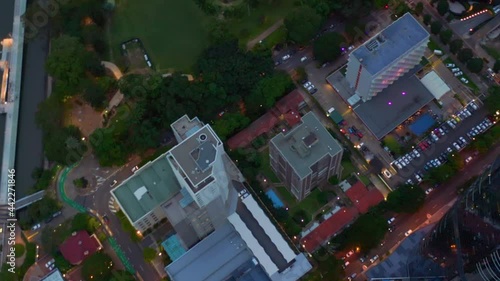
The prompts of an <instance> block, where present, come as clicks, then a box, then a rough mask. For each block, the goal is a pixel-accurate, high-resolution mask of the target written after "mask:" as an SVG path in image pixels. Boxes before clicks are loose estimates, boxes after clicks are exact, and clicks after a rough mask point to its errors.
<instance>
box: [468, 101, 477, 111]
mask: <svg viewBox="0 0 500 281" xmlns="http://www.w3.org/2000/svg"><path fill="white" fill-rule="evenodd" d="M470 106H471V107H472V108H473V109H474V110H477V109H478V106H477V104H476V103H475V102H471V103H470Z"/></svg>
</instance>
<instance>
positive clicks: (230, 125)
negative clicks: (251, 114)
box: [213, 113, 250, 140]
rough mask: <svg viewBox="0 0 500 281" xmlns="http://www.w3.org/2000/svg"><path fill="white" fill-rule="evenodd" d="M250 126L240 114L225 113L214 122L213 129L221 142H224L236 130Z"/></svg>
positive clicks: (248, 120) (248, 121)
mask: <svg viewBox="0 0 500 281" xmlns="http://www.w3.org/2000/svg"><path fill="white" fill-rule="evenodd" d="M248 124H250V119H249V118H248V117H246V116H244V115H241V114H240V113H226V114H224V115H223V116H222V118H220V119H217V120H215V122H214V125H213V129H214V131H215V132H216V133H217V135H218V136H219V138H220V139H221V140H225V139H226V138H227V137H228V136H231V135H232V134H233V133H235V132H236V131H237V130H241V129H243V128H245V127H246V126H247V125H248Z"/></svg>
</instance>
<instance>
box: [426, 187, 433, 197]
mask: <svg viewBox="0 0 500 281" xmlns="http://www.w3.org/2000/svg"><path fill="white" fill-rule="evenodd" d="M433 190H434V189H432V187H429V188H427V189H426V190H425V194H427V195H429V193H431V192H432V191H433Z"/></svg>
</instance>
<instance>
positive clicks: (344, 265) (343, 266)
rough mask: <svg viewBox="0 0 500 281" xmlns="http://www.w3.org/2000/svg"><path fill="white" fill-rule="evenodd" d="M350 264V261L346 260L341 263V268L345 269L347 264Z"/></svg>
mask: <svg viewBox="0 0 500 281" xmlns="http://www.w3.org/2000/svg"><path fill="white" fill-rule="evenodd" d="M349 264H350V262H348V261H346V262H345V263H344V264H343V265H342V268H343V269H345V268H346V267H347V266H348V265H349Z"/></svg>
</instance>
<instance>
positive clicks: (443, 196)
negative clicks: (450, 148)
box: [346, 144, 500, 280]
mask: <svg viewBox="0 0 500 281" xmlns="http://www.w3.org/2000/svg"><path fill="white" fill-rule="evenodd" d="M499 153H500V144H497V145H496V146H495V147H494V148H493V149H492V150H491V151H490V153H488V154H487V155H485V156H484V157H480V158H477V159H475V160H474V161H475V162H474V164H473V165H469V166H468V167H467V168H466V169H465V170H464V171H463V172H461V173H459V174H457V176H455V177H453V178H452V179H450V181H448V182H446V183H444V184H442V185H441V186H439V187H437V188H436V189H434V191H432V192H431V193H430V194H429V195H427V197H426V200H425V203H424V206H423V207H422V208H421V209H420V210H419V211H418V212H417V213H415V214H400V215H398V216H397V217H396V220H395V222H394V223H393V225H395V226H396V228H395V230H394V231H393V232H392V233H391V232H388V234H387V236H386V238H385V239H384V241H386V242H385V245H384V246H383V247H379V248H377V249H374V250H373V251H371V252H370V254H369V255H368V257H369V258H371V257H373V256H374V255H379V256H382V255H384V254H386V253H387V252H388V251H389V250H390V249H392V247H394V246H395V245H397V243H399V242H400V241H401V240H402V239H403V238H405V236H404V232H406V231H407V230H409V229H411V230H413V231H415V230H416V229H417V227H418V226H420V225H421V224H422V223H423V222H425V221H426V220H427V216H428V215H436V214H438V215H443V214H444V212H443V213H441V209H442V208H443V207H445V206H446V205H449V203H450V202H453V201H454V200H455V199H456V198H457V197H458V195H457V188H458V187H460V186H461V185H463V184H464V183H465V182H467V181H468V180H469V179H470V178H472V177H474V176H477V175H480V174H481V173H482V172H483V170H484V169H485V167H486V166H487V165H489V164H491V163H492V162H493V161H494V160H495V158H496V157H497V156H498V154H499ZM398 229H399V230H398ZM365 264H366V262H365ZM362 266H363V264H361V262H359V260H353V261H352V263H351V264H350V265H349V266H348V267H347V268H346V275H347V276H350V275H351V274H353V273H356V274H360V273H361V272H362V270H365V269H363V267H362ZM359 277H361V276H359ZM360 280H361V279H360Z"/></svg>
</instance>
